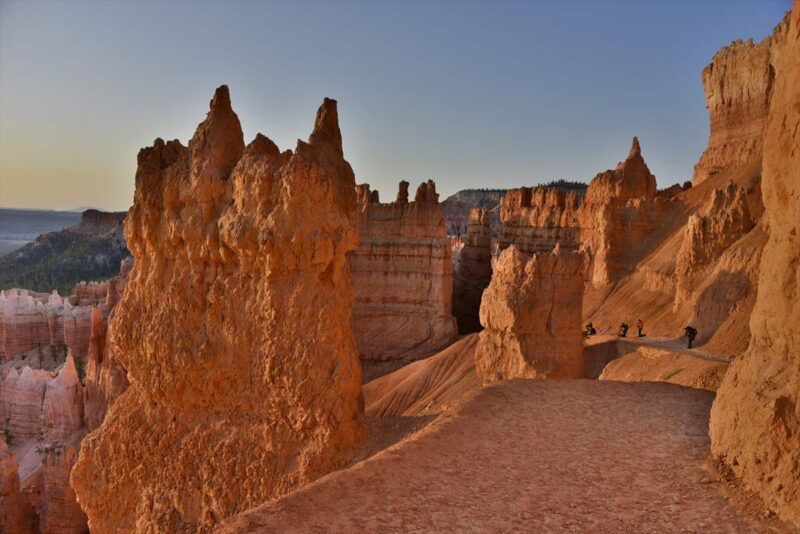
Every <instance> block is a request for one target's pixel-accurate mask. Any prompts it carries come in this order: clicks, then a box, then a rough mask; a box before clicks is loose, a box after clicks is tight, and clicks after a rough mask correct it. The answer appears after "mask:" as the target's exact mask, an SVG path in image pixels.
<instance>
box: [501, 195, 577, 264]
mask: <svg viewBox="0 0 800 534" xmlns="http://www.w3.org/2000/svg"><path fill="white" fill-rule="evenodd" d="M579 200H580V199H579V195H578V194H577V193H576V192H574V191H564V190H561V189H556V188H545V187H535V188H530V187H521V188H519V189H511V190H509V191H508V193H506V196H505V197H504V198H503V205H502V207H501V208H500V221H501V223H502V229H501V233H500V248H501V249H505V248H507V247H508V246H510V245H515V246H516V247H517V248H518V249H519V250H520V251H522V252H524V253H526V254H535V253H537V252H552V251H553V249H554V248H555V246H556V245H557V244H560V245H561V248H562V249H569V250H577V249H578V246H579V242H578V241H579V237H580V228H579V226H578V205H579Z"/></svg>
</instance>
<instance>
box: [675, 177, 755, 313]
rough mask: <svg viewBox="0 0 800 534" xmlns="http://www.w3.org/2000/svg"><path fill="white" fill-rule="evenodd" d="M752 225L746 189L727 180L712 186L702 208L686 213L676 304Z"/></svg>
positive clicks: (753, 223)
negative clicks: (726, 183)
mask: <svg viewBox="0 0 800 534" xmlns="http://www.w3.org/2000/svg"><path fill="white" fill-rule="evenodd" d="M754 227H755V222H754V221H753V219H752V218H751V217H750V210H749V209H748V207H747V201H746V198H745V192H744V191H743V190H742V189H741V188H740V187H737V186H736V185H735V184H734V183H733V182H730V183H729V184H728V185H727V186H726V187H724V188H719V189H715V190H714V191H713V192H712V194H711V197H710V198H709V200H708V203H707V205H706V207H705V209H704V210H703V211H702V212H700V213H697V214H694V215H692V216H691V217H689V221H688V222H687V224H686V229H685V231H684V237H683V242H682V243H681V247H680V250H679V251H678V257H677V259H676V265H675V277H676V292H675V305H676V306H678V305H680V304H682V303H684V302H686V301H688V300H690V299H691V298H692V291H693V289H694V285H695V283H696V279H697V278H698V275H699V274H701V273H702V272H703V270H704V268H705V267H707V266H708V265H709V264H710V263H711V262H713V261H715V260H717V259H718V258H719V256H720V255H721V253H722V251H724V250H725V249H726V248H728V247H729V246H730V245H732V244H733V243H734V242H735V241H737V240H738V239H740V238H741V237H742V236H744V235H745V234H746V233H747V232H749V231H750V230H752V229H753V228H754Z"/></svg>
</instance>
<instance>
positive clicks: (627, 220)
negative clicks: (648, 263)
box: [578, 137, 659, 287]
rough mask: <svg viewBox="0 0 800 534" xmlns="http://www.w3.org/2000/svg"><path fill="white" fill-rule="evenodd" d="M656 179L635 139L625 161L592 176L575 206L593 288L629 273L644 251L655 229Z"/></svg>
mask: <svg viewBox="0 0 800 534" xmlns="http://www.w3.org/2000/svg"><path fill="white" fill-rule="evenodd" d="M655 198H656V177H655V176H653V175H652V174H651V173H650V170H649V169H648V168H647V164H646V163H645V161H644V158H642V152H641V149H640V147H639V140H638V139H637V138H636V137H634V138H633V145H632V146H631V150H630V152H629V153H628V157H627V158H626V159H625V161H622V162H620V163H619V164H618V165H617V168H616V169H614V170H608V171H605V172H602V173H600V174H598V175H597V176H595V177H594V179H593V180H592V181H591V183H590V184H589V188H588V190H587V191H586V198H585V199H584V202H583V204H582V205H581V207H580V210H579V213H578V220H579V223H580V235H581V237H580V240H581V246H582V248H583V250H584V251H585V252H586V253H587V254H588V256H589V260H590V267H589V274H588V281H589V282H591V284H592V285H593V286H594V287H601V286H603V285H605V284H608V283H611V282H614V281H616V280H618V279H620V278H621V277H622V276H624V275H626V274H628V273H630V272H631V271H632V270H633V269H634V268H635V266H636V264H637V263H638V262H639V261H640V260H641V259H643V258H644V256H645V255H646V253H647V252H648V251H649V247H648V245H647V241H648V240H647V237H648V234H650V233H651V232H652V230H653V228H654V227H655V226H656V225H657V224H658V216H659V206H658V204H657V203H656V202H655Z"/></svg>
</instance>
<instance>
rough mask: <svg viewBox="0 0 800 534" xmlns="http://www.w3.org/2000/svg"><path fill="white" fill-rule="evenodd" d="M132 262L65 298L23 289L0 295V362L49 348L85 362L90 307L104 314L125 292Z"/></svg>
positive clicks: (81, 287)
mask: <svg viewBox="0 0 800 534" xmlns="http://www.w3.org/2000/svg"><path fill="white" fill-rule="evenodd" d="M132 265H133V258H131V257H128V258H126V259H124V260H122V263H121V265H120V274H119V275H118V276H116V277H114V278H112V279H110V280H105V281H102V282H89V283H87V282H81V283H79V284H77V285H76V286H75V289H74V290H73V293H72V294H71V295H70V296H69V297H62V296H60V295H59V294H58V292H57V291H53V293H51V294H46V293H36V292H34V291H29V290H27V289H10V290H7V291H0V361H2V360H11V359H13V358H15V357H17V356H19V355H21V354H24V353H26V352H28V351H31V350H36V349H39V350H40V349H43V348H52V349H53V350H55V351H57V352H61V353H62V355H61V359H60V362H59V363H63V362H64V355H65V352H64V350H65V349H67V350H70V351H71V352H72V354H73V356H74V357H76V358H85V357H86V354H87V352H88V350H89V340H90V336H91V327H92V320H91V316H92V307H99V308H101V309H102V310H103V312H104V313H108V311H109V310H111V308H113V307H114V305H116V303H117V302H118V301H119V298H120V295H121V293H122V292H123V291H124V289H125V284H126V282H127V277H128V272H129V271H130V268H131V266H132Z"/></svg>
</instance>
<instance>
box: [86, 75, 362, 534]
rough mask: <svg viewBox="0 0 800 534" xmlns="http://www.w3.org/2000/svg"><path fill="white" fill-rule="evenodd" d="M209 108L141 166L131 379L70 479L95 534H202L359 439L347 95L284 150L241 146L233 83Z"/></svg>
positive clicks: (124, 358)
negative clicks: (345, 148) (185, 134)
mask: <svg viewBox="0 0 800 534" xmlns="http://www.w3.org/2000/svg"><path fill="white" fill-rule="evenodd" d="M210 108H211V109H210V111H209V113H208V115H207V117H206V119H205V120H204V121H203V122H202V123H201V124H200V125H199V126H198V128H197V131H196V132H195V134H194V137H193V138H192V140H191V141H190V142H189V146H188V147H184V146H182V145H181V144H180V143H179V142H178V141H169V142H164V141H162V140H161V139H157V140H156V142H155V145H154V146H153V147H150V148H145V149H143V150H141V151H140V152H139V155H138V163H139V167H138V170H137V173H136V193H135V197H134V205H133V207H132V208H131V211H130V214H129V216H128V219H127V221H126V238H127V242H128V245H129V247H130V249H131V251H132V252H133V254H134V256H135V257H136V265H135V267H134V269H133V272H132V273H131V277H130V280H129V282H128V287H127V289H126V291H125V294H124V295H123V297H122V300H121V302H120V304H119V305H118V306H117V308H116V313H115V314H114V317H113V320H112V323H111V325H110V327H109V332H110V335H111V338H112V342H113V344H114V347H115V351H116V356H117V358H118V360H119V362H120V364H121V365H122V366H123V367H124V368H125V369H127V371H128V377H129V379H130V382H131V383H130V386H129V387H128V389H127V390H126V391H125V392H124V393H123V394H122V395H121V396H120V397H119V398H117V399H116V401H115V402H114V403H113V405H112V406H111V408H110V409H109V411H108V413H107V414H106V418H105V420H104V421H103V424H102V425H101V426H100V428H99V429H97V430H96V431H95V432H93V433H92V434H90V435H89V436H88V437H87V438H86V439H85V440H84V443H83V445H82V447H81V453H80V456H79V459H78V462H77V464H76V465H75V468H74V469H73V472H72V485H73V487H74V488H75V491H76V493H77V495H78V499H79V502H80V504H81V506H82V507H83V508H84V510H85V511H86V513H87V515H88V516H89V526H90V528H91V529H92V530H93V531H97V532H123V531H124V532H134V531H135V532H183V531H208V530H209V529H210V528H211V527H212V526H213V525H214V524H215V523H217V522H218V521H219V520H221V519H222V518H225V517H227V516H229V515H231V514H233V513H236V512H238V511H241V510H244V509H246V508H249V507H251V506H253V505H255V504H257V503H261V502H264V501H266V500H268V499H271V498H273V497H275V496H278V495H281V494H284V493H286V492H288V491H291V490H292V489H293V488H296V487H297V486H299V485H302V484H304V483H307V482H309V481H311V480H313V479H315V478H317V477H319V476H321V475H323V474H325V473H326V472H328V471H331V470H332V469H335V468H337V467H339V466H341V465H342V464H343V463H344V462H345V461H347V459H348V458H349V449H350V448H351V447H353V446H354V445H355V444H357V442H358V441H359V439H360V437H361V434H362V427H361V422H360V414H361V411H362V408H361V400H360V378H361V373H360V367H359V363H358V353H357V349H356V344H355V340H354V338H353V335H352V332H351V327H350V316H351V309H352V306H353V300H354V291H353V285H352V282H351V278H350V272H349V269H348V261H347V253H348V252H350V251H352V250H354V249H355V248H356V246H357V235H356V231H355V230H356V220H355V206H356V196H355V178H354V175H353V171H352V169H351V167H350V165H349V164H348V163H347V162H346V161H345V160H344V157H343V152H342V138H341V134H340V132H339V126H338V117H337V110H336V101H334V100H329V99H325V101H324V102H323V104H322V106H321V107H320V108H319V111H318V113H317V119H316V124H315V126H314V131H313V133H312V134H311V136H310V137H309V140H308V142H303V141H298V143H297V147H296V149H295V151H294V152H291V151H286V152H283V153H281V152H280V151H279V150H278V148H277V147H276V146H275V144H274V143H273V142H272V141H270V140H269V139H268V138H266V137H265V136H263V135H260V134H259V135H257V136H256V138H255V140H254V141H253V142H252V143H250V144H249V145H248V146H247V147H245V146H244V142H243V137H242V130H241V126H240V124H239V119H238V117H237V116H236V114H235V113H234V112H233V110H232V109H231V102H230V97H229V93H228V89H227V87H225V86H222V87H220V88H219V89H217V91H216V93H215V95H214V98H213V99H212V100H211V105H210ZM231 481H236V484H231Z"/></svg>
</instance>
